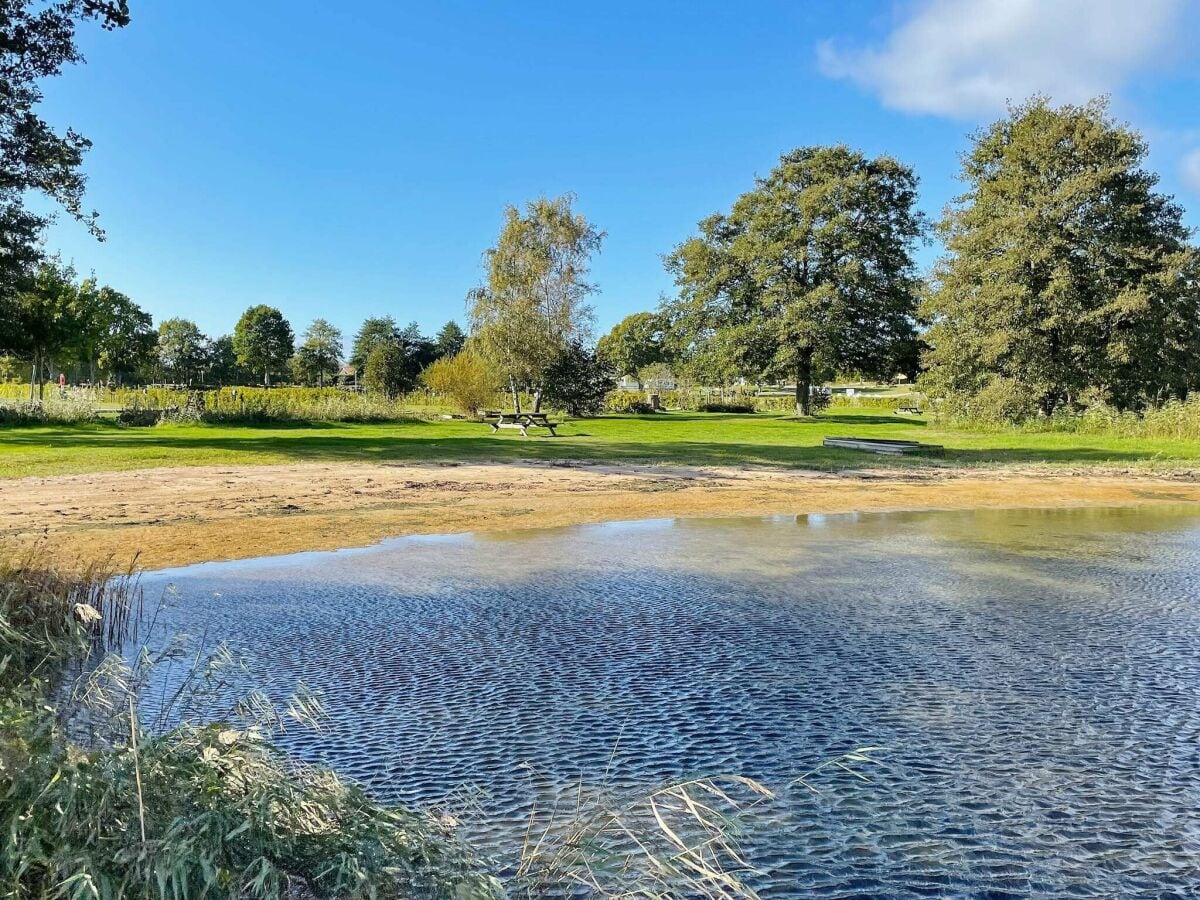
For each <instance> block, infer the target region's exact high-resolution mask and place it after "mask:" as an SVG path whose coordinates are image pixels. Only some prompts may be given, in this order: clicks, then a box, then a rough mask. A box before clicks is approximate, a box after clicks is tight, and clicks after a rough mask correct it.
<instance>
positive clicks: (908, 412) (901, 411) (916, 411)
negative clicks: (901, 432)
mask: <svg viewBox="0 0 1200 900" xmlns="http://www.w3.org/2000/svg"><path fill="white" fill-rule="evenodd" d="M893 412H894V414H895V415H897V416H923V415H925V412H924V410H922V409H921V407H919V406H897V407H896V408H895V410H893Z"/></svg>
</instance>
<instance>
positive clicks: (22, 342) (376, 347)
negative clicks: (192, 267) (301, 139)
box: [0, 258, 466, 399]
mask: <svg viewBox="0 0 1200 900" xmlns="http://www.w3.org/2000/svg"><path fill="white" fill-rule="evenodd" d="M6 313H7V316H6V321H7V327H6V329H5V332H4V335H3V337H2V338H0V350H3V351H4V352H5V353H7V354H8V356H7V357H6V359H5V361H4V365H3V374H4V375H5V376H6V377H9V378H12V377H16V376H18V375H19V376H22V377H23V376H25V375H26V374H27V375H28V377H29V381H30V387H31V391H41V392H42V393H44V385H45V383H46V382H47V381H52V380H53V379H54V378H55V377H57V376H58V375H59V374H62V375H64V376H65V377H66V378H68V379H69V380H70V381H71V383H78V382H87V383H89V384H92V385H98V384H106V385H123V384H131V383H132V384H145V383H169V384H175V385H181V386H186V387H192V386H209V385H211V386H225V385H253V384H262V385H266V386H268V387H269V386H270V385H271V384H272V382H278V381H288V382H292V383H297V384H303V385H319V386H324V385H326V384H337V383H339V382H341V383H346V382H351V383H354V384H357V383H358V382H359V380H360V379H361V380H362V381H363V382H365V383H366V384H368V385H370V386H371V387H372V388H375V389H378V391H379V392H380V393H384V394H387V395H388V396H395V395H396V394H399V393H403V392H404V391H408V390H411V389H412V388H413V387H414V386H415V385H416V383H417V376H418V375H419V373H420V372H421V370H423V369H424V368H425V367H426V366H428V365H429V364H430V363H432V362H433V361H434V360H436V359H438V358H440V357H442V356H445V355H453V354H455V353H457V352H458V351H459V350H461V349H462V347H463V344H464V343H465V341H466V335H465V334H464V332H463V331H462V329H461V328H460V327H459V326H458V324H457V323H455V322H453V321H451V322H447V323H446V325H445V326H444V327H443V328H442V329H441V331H439V332H438V334H437V336H436V337H434V338H428V337H426V336H424V335H423V334H421V331H420V328H419V327H418V326H417V323H415V322H413V323H410V324H409V325H408V326H407V327H405V328H401V327H399V326H398V325H397V324H396V321H395V320H394V319H393V318H391V317H390V316H385V317H379V318H369V319H367V320H366V321H365V322H364V323H363V325H362V327H361V328H360V329H359V331H358V333H357V334H356V335H355V337H354V342H353V349H352V350H351V353H350V356H349V358H348V360H347V362H348V363H349V365H348V368H349V371H348V372H347V371H344V370H343V365H342V364H343V355H344V351H343V349H342V333H341V332H340V331H339V330H338V329H337V328H335V327H334V326H333V325H331V324H330V323H329V322H327V321H326V320H324V319H316V320H314V321H313V322H312V323H311V324H310V325H309V326H308V328H307V329H305V331H304V332H303V333H302V334H301V335H300V336H299V339H297V338H296V336H295V333H294V331H293V329H292V325H291V323H290V322H288V320H287V319H286V318H285V317H284V316H283V313H281V312H280V311H279V310H278V309H275V308H274V307H270V306H265V305H258V306H252V307H250V308H249V309H247V310H246V311H245V312H244V313H243V314H242V316H241V318H240V319H239V320H238V322H237V324H236V325H235V326H234V328H233V331H232V332H231V333H229V334H225V335H220V336H218V337H215V338H212V337H209V336H208V335H206V334H204V333H203V332H202V331H201V330H200V328H199V326H197V325H196V323H195V322H192V321H190V320H188V319H183V318H171V319H167V320H166V321H164V322H162V323H161V324H160V325H159V326H158V328H154V327H153V323H152V320H151V317H150V314H149V313H147V312H146V311H145V310H143V309H141V308H140V307H139V306H138V305H137V304H136V303H134V302H133V301H132V300H130V298H129V297H128V296H126V295H125V294H123V293H121V292H120V291H117V290H115V289H114V288H112V287H109V286H107V285H104V286H102V285H100V284H98V283H97V281H96V279H95V278H88V279H83V280H82V281H81V280H78V279H77V276H76V273H75V271H74V269H73V268H72V267H70V266H68V265H64V264H63V263H62V262H61V261H60V260H58V259H56V258H55V259H48V260H44V261H42V262H40V263H39V264H38V265H37V266H36V267H35V269H34V270H33V272H32V274H31V277H30V278H29V280H28V282H27V284H25V285H24V286H23V287H22V289H21V290H18V291H16V292H14V293H13V295H12V296H11V297H10V302H9V304H8V305H7V308H6ZM31 399H32V394H31Z"/></svg>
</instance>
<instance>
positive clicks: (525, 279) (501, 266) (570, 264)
mask: <svg viewBox="0 0 1200 900" xmlns="http://www.w3.org/2000/svg"><path fill="white" fill-rule="evenodd" d="M574 200H575V198H574V197H573V196H572V195H570V194H567V195H564V196H561V197H557V198H555V199H553V200H549V199H546V198H544V197H543V198H540V199H538V200H534V201H532V202H531V203H529V204H527V205H526V207H525V213H524V214H522V213H521V212H520V211H519V210H518V209H517V208H516V207H513V206H510V207H508V208H507V209H506V210H505V211H504V226H503V227H502V229H501V231H500V238H499V240H498V241H497V242H496V246H495V247H493V248H491V249H490V250H488V251H487V252H486V253H485V254H484V260H485V264H486V268H487V280H486V282H485V283H484V284H483V285H481V286H480V287H478V288H476V289H475V290H473V291H471V293H470V294H469V295H468V297H467V305H468V310H469V313H470V318H471V330H472V333H473V334H474V336H475V340H476V342H477V344H478V347H479V350H480V352H482V353H483V355H484V356H486V357H487V358H488V359H489V360H491V362H492V364H493V365H494V366H495V367H496V368H497V370H498V371H499V372H500V373H501V375H502V377H503V378H504V379H505V380H506V381H507V382H508V386H509V391H510V392H511V394H512V398H513V404H514V406H516V408H517V409H520V394H519V391H520V389H521V388H528V389H530V390H532V391H533V394H534V410H535V411H536V410H537V409H539V408H540V405H541V396H542V390H543V385H544V383H545V378H546V372H547V371H548V370H549V368H550V367H551V366H552V365H553V364H554V363H555V361H556V360H557V359H558V357H559V356H560V355H561V354H562V353H563V352H564V351H565V350H566V348H567V346H568V344H569V343H570V342H571V341H572V340H575V339H579V340H583V339H585V338H587V336H588V333H589V331H590V328H591V323H592V309H591V307H590V306H589V305H588V304H587V302H586V301H587V298H588V296H589V295H590V294H591V293H592V292H593V291H594V290H595V287H594V286H593V285H592V284H590V283H589V282H588V281H586V280H585V279H586V275H587V272H588V263H589V261H590V259H591V256H592V254H593V253H595V252H596V251H598V250H599V249H600V244H601V241H602V240H603V239H604V233H603V232H600V231H597V230H596V228H595V227H594V226H593V225H592V224H591V223H589V222H588V221H587V219H585V218H584V217H583V216H582V215H579V214H577V213H575V212H574V210H573V209H572V204H573V203H574Z"/></svg>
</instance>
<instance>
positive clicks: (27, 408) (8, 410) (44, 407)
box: [0, 397, 97, 426]
mask: <svg viewBox="0 0 1200 900" xmlns="http://www.w3.org/2000/svg"><path fill="white" fill-rule="evenodd" d="M96 419H97V413H96V407H95V405H94V404H93V403H90V402H88V401H87V400H82V399H78V398H75V397H68V398H66V399H55V400H46V401H45V402H39V401H36V400H34V401H32V402H31V401H29V400H21V401H17V402H15V403H11V402H5V403H0V426H21V425H78V424H80V423H83V422H94V421H95V420H96Z"/></svg>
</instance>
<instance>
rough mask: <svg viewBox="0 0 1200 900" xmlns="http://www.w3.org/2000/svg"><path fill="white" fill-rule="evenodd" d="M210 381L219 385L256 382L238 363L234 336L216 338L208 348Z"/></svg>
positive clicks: (225, 335) (226, 335) (224, 335)
mask: <svg viewBox="0 0 1200 900" xmlns="http://www.w3.org/2000/svg"><path fill="white" fill-rule="evenodd" d="M207 374H208V380H209V381H210V382H212V383H213V384H217V385H222V386H224V385H230V384H246V383H247V382H250V381H252V380H254V377H255V376H254V375H253V374H252V373H250V372H247V371H246V370H245V369H243V368H242V366H241V365H240V364H239V363H238V358H237V351H236V350H234V349H233V336H232V335H228V334H223V335H221V336H220V337H219V338H214V339H213V341H212V342H211V343H210V344H209V347H208V369H207Z"/></svg>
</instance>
